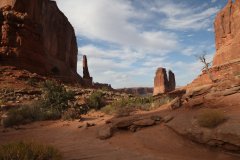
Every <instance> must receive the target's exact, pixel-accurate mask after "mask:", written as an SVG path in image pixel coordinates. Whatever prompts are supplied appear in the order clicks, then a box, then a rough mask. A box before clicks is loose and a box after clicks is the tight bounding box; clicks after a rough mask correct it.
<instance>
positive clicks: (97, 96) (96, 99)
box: [87, 91, 105, 110]
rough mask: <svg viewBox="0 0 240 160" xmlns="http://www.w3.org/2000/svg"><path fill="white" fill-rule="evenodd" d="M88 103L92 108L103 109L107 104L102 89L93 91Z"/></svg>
mask: <svg viewBox="0 0 240 160" xmlns="http://www.w3.org/2000/svg"><path fill="white" fill-rule="evenodd" d="M87 105H88V107H89V108H90V109H95V110H99V109H101V108H102V107H103V106H104V105H105V100H104V95H103V93H102V92H100V91H95V92H93V93H92V94H91V95H90V96H89V98H88V100H87Z"/></svg>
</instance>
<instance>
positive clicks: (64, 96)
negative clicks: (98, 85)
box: [41, 81, 74, 112]
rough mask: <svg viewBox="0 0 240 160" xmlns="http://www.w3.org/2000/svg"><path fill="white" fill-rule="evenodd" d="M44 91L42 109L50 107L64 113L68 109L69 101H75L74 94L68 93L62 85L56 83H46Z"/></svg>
mask: <svg viewBox="0 0 240 160" xmlns="http://www.w3.org/2000/svg"><path fill="white" fill-rule="evenodd" d="M43 90H44V98H43V100H42V102H41V105H42V107H47V108H49V107H50V108H53V109H56V110H58V111H60V112H62V111H65V110H67V109H68V101H70V100H73V99H74V93H73V92H71V91H67V90H66V89H65V87H64V86H63V85H62V84H58V83H57V82H55V81H46V82H44V83H43Z"/></svg>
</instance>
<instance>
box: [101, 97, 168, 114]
mask: <svg viewBox="0 0 240 160" xmlns="http://www.w3.org/2000/svg"><path fill="white" fill-rule="evenodd" d="M168 102H170V98H168V97H164V98H161V99H158V100H154V99H153V97H152V96H147V97H131V98H122V99H119V100H116V101H114V102H112V103H111V104H110V105H107V106H105V107H103V108H102V109H101V111H102V112H104V113H106V114H115V115H118V116H125V115H129V114H130V113H131V112H133V111H134V110H145V111H149V110H152V109H156V108H158V107H160V106H161V105H163V104H166V103H168Z"/></svg>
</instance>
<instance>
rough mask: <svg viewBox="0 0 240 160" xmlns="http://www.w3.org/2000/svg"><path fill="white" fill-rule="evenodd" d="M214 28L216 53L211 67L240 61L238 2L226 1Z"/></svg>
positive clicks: (239, 10)
mask: <svg viewBox="0 0 240 160" xmlns="http://www.w3.org/2000/svg"><path fill="white" fill-rule="evenodd" d="M214 27H215V39H216V49H217V53H216V55H215V57H214V60H213V65H214V66H218V65H222V64H226V63H229V62H232V61H234V60H237V59H240V38H239V37H240V0H236V1H235V2H232V0H229V1H228V3H227V5H226V6H225V7H224V8H223V9H222V10H221V11H220V12H219V13H218V14H217V16H216V19H215V22H214Z"/></svg>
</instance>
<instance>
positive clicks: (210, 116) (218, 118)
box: [197, 109, 227, 128]
mask: <svg viewBox="0 0 240 160" xmlns="http://www.w3.org/2000/svg"><path fill="white" fill-rule="evenodd" d="M197 120H198V124H199V125H200V126H201V127H206V128H214V127H217V126H218V125H219V124H221V123H223V122H224V121H226V120H227V118H226V116H225V115H224V114H223V113H222V112H220V111H218V110H213V109H208V110H204V111H203V112H202V113H200V114H199V115H198V117H197Z"/></svg>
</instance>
